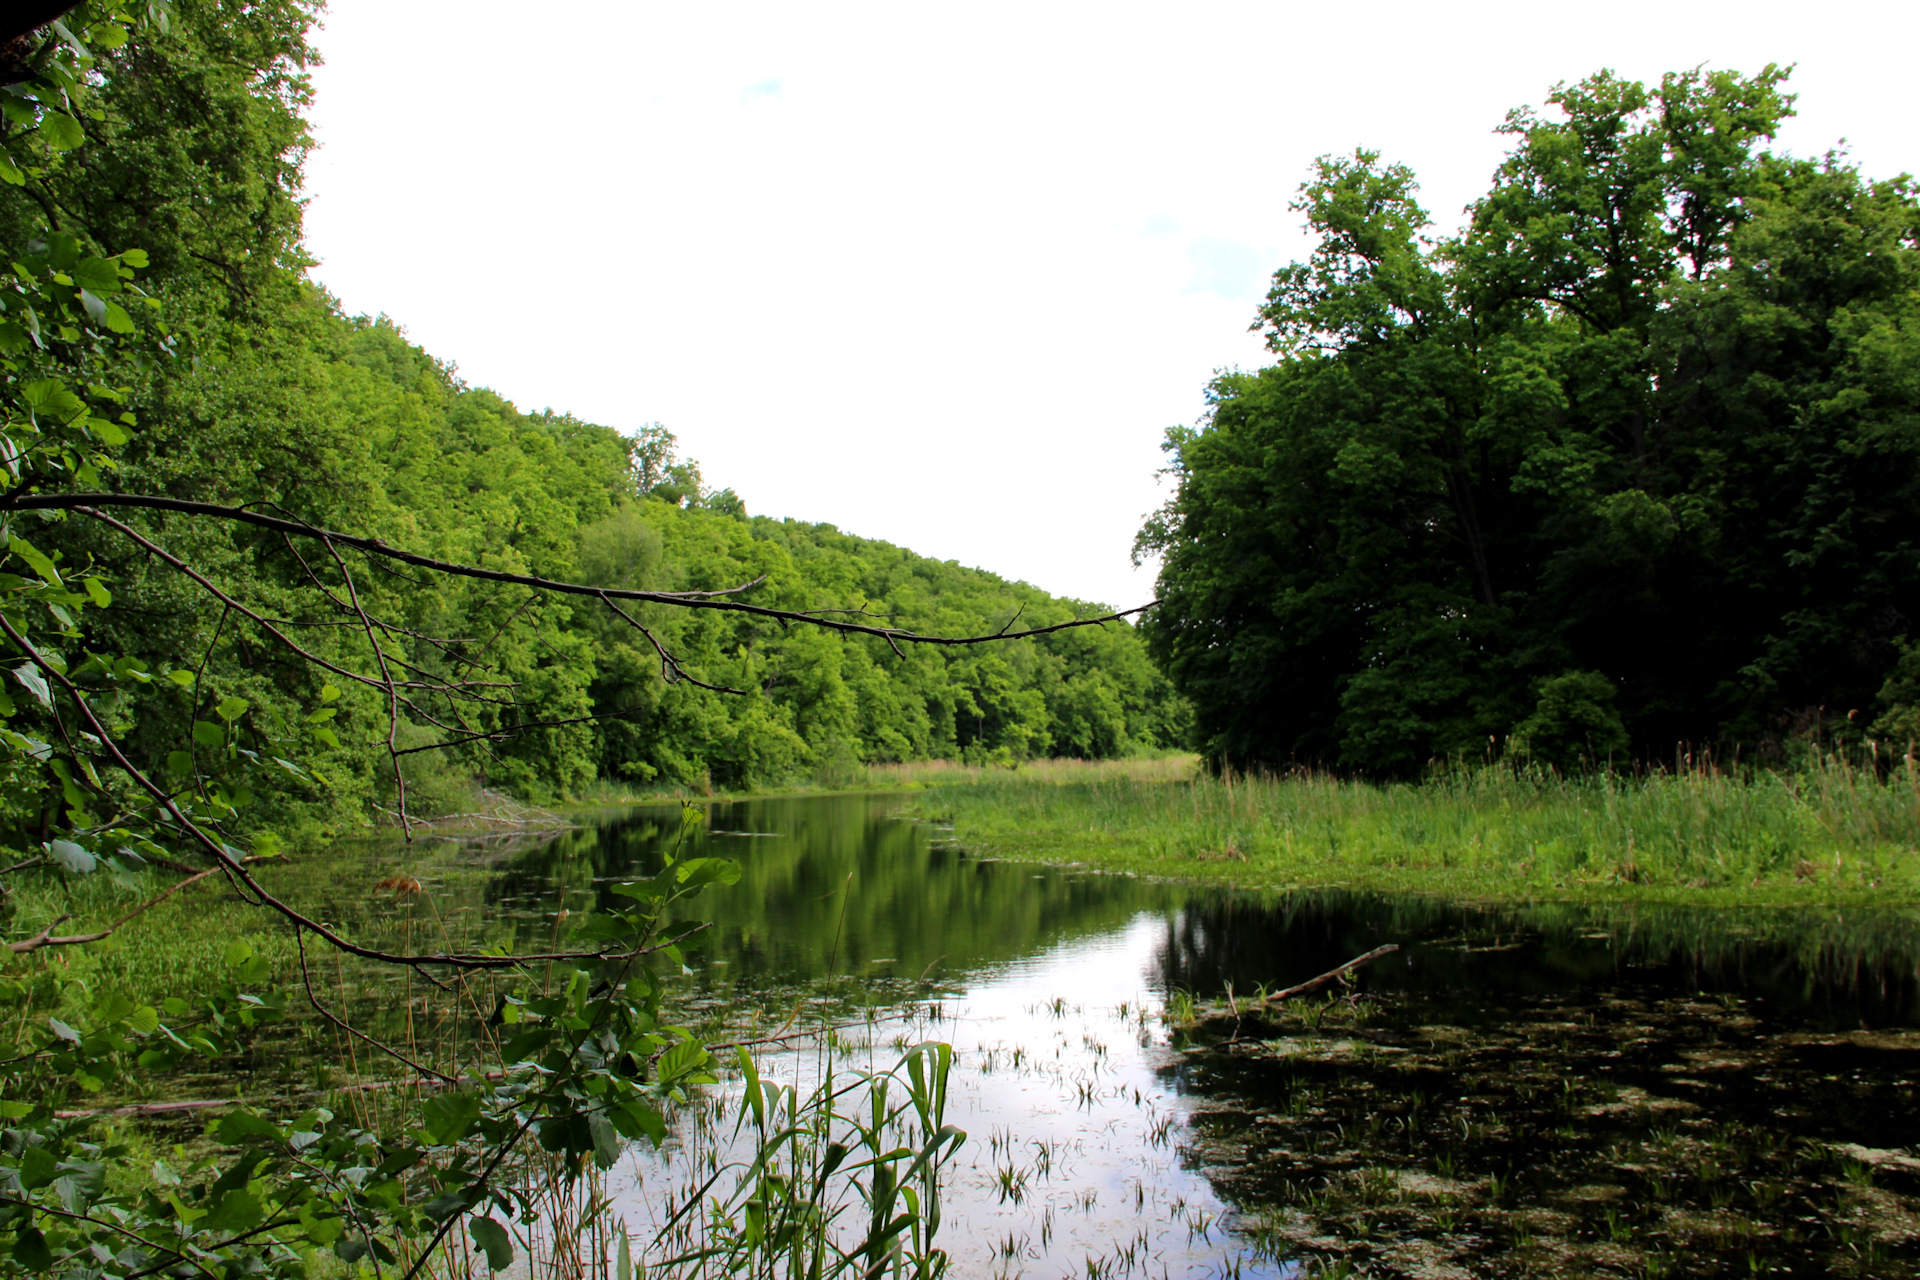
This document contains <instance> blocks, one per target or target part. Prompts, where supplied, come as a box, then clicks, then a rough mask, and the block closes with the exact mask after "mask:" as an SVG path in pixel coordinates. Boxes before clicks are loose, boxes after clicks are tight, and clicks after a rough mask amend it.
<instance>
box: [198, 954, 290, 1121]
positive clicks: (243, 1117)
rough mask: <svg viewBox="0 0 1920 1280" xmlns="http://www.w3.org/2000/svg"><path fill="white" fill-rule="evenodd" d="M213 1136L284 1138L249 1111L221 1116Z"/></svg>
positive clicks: (262, 1118) (264, 1119) (265, 1119)
mask: <svg viewBox="0 0 1920 1280" xmlns="http://www.w3.org/2000/svg"><path fill="white" fill-rule="evenodd" d="M241 945H245V944H241ZM249 950H251V949H249ZM229 963H231V962H229ZM213 1136H214V1137H216V1138H218V1139H219V1140H220V1141H222V1142H225V1143H241V1142H245V1141H246V1140H247V1139H249V1138H265V1139H266V1140H267V1141H269V1142H279V1141H281V1140H282V1139H283V1138H284V1137H285V1135H284V1134H283V1133H282V1132H281V1131H280V1127H279V1126H278V1125H276V1124H274V1123H273V1122H272V1121H271V1120H268V1119H267V1118H266V1117H264V1116H259V1115H255V1114H254V1113H253V1112H251V1111H235V1112H232V1113H230V1114H228V1115H224V1116H221V1117H220V1123H219V1124H217V1125H215V1126H214V1127H213Z"/></svg>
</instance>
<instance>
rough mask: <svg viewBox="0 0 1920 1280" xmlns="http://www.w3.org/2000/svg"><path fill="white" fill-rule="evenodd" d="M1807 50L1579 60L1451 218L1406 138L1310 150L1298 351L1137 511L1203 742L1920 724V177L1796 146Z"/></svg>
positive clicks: (1457, 746)
mask: <svg viewBox="0 0 1920 1280" xmlns="http://www.w3.org/2000/svg"><path fill="white" fill-rule="evenodd" d="M1785 79H1786V73H1785V72H1783V71H1780V70H1778V69H1776V68H1771V67H1770V68H1768V69H1767V70H1766V71H1764V72H1762V73H1761V74H1759V75H1757V76H1753V77H1742V76H1739V75H1735V74H1732V73H1726V72H1707V71H1693V72H1689V73H1685V74H1680V75H1670V76H1668V77H1666V79H1665V80H1663V81H1662V82H1661V83H1660V84H1659V85H1658V86H1655V87H1648V86H1645V85H1642V84H1639V83H1635V82H1631V81H1624V80H1620V79H1618V78H1615V77H1613V76H1611V75H1608V74H1605V73H1602V74H1600V75H1597V76H1595V77H1593V78H1591V79H1588V80H1586V81H1583V82H1581V83H1579V84H1576V85H1569V86H1563V87H1561V88H1560V89H1558V90H1557V91H1556V92H1555V93H1554V94H1553V95H1552V96H1551V97H1550V98H1549V99H1548V102H1549V104H1550V107H1551V108H1552V109H1550V110H1548V111H1545V112H1535V111H1531V110H1520V111H1516V112H1514V113H1512V114H1511V115H1510V116H1509V117H1508V119H1507V122H1506V123H1505V124H1504V125H1503V126H1502V128H1501V132H1503V133H1504V134H1506V135H1507V136H1508V137H1509V138H1510V139H1511V141H1512V147H1511V150H1510V152H1509V154H1508V156H1507V158H1506V160H1505V161H1504V162H1503V163H1502V165H1501V166H1500V168H1499V170H1498V172H1497V173H1496V175H1495V177H1494V181H1493V185H1492V187H1491V189H1490V190H1489V191H1488V192H1487V194H1486V195H1485V196H1483V197H1482V198H1481V199H1479V200H1478V201H1476V202H1475V203H1474V204H1473V206H1472V207H1471V208H1470V209H1469V210H1468V222H1467V227H1466V230H1465V231H1464V232H1463V233H1462V234H1460V235H1458V236H1456V237H1438V236H1435V235H1433V234H1432V233H1431V230H1430V224H1429V219H1428V216H1427V214H1426V212H1425V210H1423V209H1422V208H1421V207H1420V205H1419V203H1418V202H1417V200H1416V198H1415V194H1416V184H1415V180H1414V175H1413V174H1412V173H1411V172H1410V171H1409V170H1408V169H1407V168H1405V167H1404V166H1400V165H1394V164H1390V163H1387V162H1385V161H1383V160H1382V159H1381V158H1380V157H1379V156H1377V155H1375V154H1373V153H1370V152H1365V151H1362V152H1358V153H1356V154H1355V155H1353V156H1351V157H1346V158H1328V159H1323V160H1322V161H1321V162H1320V163H1319V166H1318V168H1317V170H1316V172H1315V174H1314V176H1313V178H1312V180H1311V181H1310V182H1308V183H1307V184H1306V185H1305V187H1304V188H1303V189H1302V194H1301V198H1300V201H1299V203H1298V205H1297V206H1296V208H1298V209H1299V210H1301V211H1302V212H1304V213H1305V214H1306V216H1307V220H1308V223H1309V225H1310V227H1311V229H1312V230H1313V231H1314V232H1315V233H1316V234H1317V235H1318V236H1319V239H1320V245H1319V248H1318V249H1317V250H1316V251H1315V252H1314V254H1313V255H1312V257H1311V258H1310V259H1309V260H1307V261H1305V262H1300V263H1295V264H1293V265H1291V266H1288V267H1286V268H1284V269H1282V270H1281V271H1280V272H1278V273H1277V274H1276V275H1275V277H1274V283H1273V288H1272V291H1271V293H1270V295H1269V297H1268V299H1267V302H1266V305H1265V306H1264V307H1263V308H1262V309H1261V311H1260V313H1259V320H1258V324H1259V326H1260V327H1262V328H1263V329H1264V330H1265V332H1266V334H1267V338H1268V344H1269V346H1270V347H1271V349H1272V350H1273V351H1274V352H1275V353H1276V354H1277V355H1278V356H1279V357H1280V360H1279V362H1278V363H1277V364H1275V365H1274V366H1273V367H1271V368H1267V369H1263V370H1260V371H1258V372H1252V373H1234V374H1230V375H1228V376H1225V377H1222V378H1221V379H1219V380H1218V381H1217V382H1216V383H1215V384H1214V386H1213V408H1212V412H1211V415H1210V418H1209V420H1208V421H1207V422H1206V423H1205V424H1204V425H1203V426H1202V427H1200V428H1199V429H1195V430H1186V429H1182V430H1176V431H1174V432H1172V433H1171V434H1170V436H1169V440H1168V447H1169V449H1170V451H1171V453H1172V456H1173V472H1174V474H1175V476H1176V478H1177V480H1178V490H1177V493H1176V495H1175V496H1174V498H1173V499H1172V500H1171V502H1170V503H1169V504H1168V506H1167V507H1166V509H1165V510H1164V511H1162V512H1161V513H1160V514H1159V515H1158V516H1157V517H1156V518H1155V519H1154V520H1153V521H1152V522H1151V523H1150V524H1149V525H1148V527H1147V528H1146V530H1145V531H1144V532H1143V534H1142V547H1143V549H1144V550H1147V551H1152V552H1157V553H1160V554H1163V555H1164V557H1165V559H1164V561H1163V572H1162V577H1161V588H1160V595H1161V596H1162V597H1163V598H1164V600H1165V603H1164V604H1163V605H1161V606H1160V607H1159V608H1158V609H1156V610H1155V611H1154V613H1153V614H1152V615H1151V617H1150V618H1149V620H1148V621H1147V623H1146V624H1145V628H1144V629H1145V632H1146V634H1147V636H1148V641H1149V645H1150V646H1151V648H1152V651H1153V653H1154V654H1155V656H1156V658H1157V659H1158V660H1159V661H1160V663H1161V664H1162V665H1163V667H1164V669H1165V670H1166V671H1167V672H1168V674H1169V675H1170V676H1171V678H1172V679H1173V681H1174V683H1175V685H1176V686H1177V687H1178V688H1179V689H1180V690H1181V692H1183V693H1184V694H1186V695H1187V696H1188V697H1190V698H1191V699H1192V700H1193V703H1194V706H1195V711H1196V716H1197V722H1198V727H1199V734H1200V737H1201V738H1202V740H1203V742H1204V745H1205V747H1206V750H1207V751H1208V752H1209V753H1210V754H1211V756H1212V757H1213V758H1214V759H1215V760H1227V761H1230V762H1231V763H1233V764H1234V765H1236V766H1251V765H1259V764H1266V765H1279V766H1284V765H1287V764H1289V763H1309V764H1321V765H1337V766H1341V767H1343V768H1347V769H1353V770H1358V771H1363V772H1366V773H1370V774H1374V775H1405V774H1408V773H1411V772H1414V771H1417V770H1419V769H1421V768H1423V767H1424V766H1425V765H1426V764H1427V763H1428V762H1430V761H1433V760H1436V759H1439V760H1449V759H1460V758H1464V759H1466V760H1469V761H1479V760H1483V759H1486V758H1488V756H1489V755H1492V756H1495V757H1502V758H1507V759H1519V760H1531V761H1536V762H1542V763H1547V764H1551V765H1554V766H1557V767H1562V768H1577V767H1581V765H1582V762H1583V761H1584V762H1585V763H1587V764H1589V765H1591V764H1593V763H1597V762H1604V761H1607V760H1613V761H1615V762H1616V763H1624V762H1625V761H1627V760H1629V759H1632V758H1639V759H1642V760H1645V759H1652V760H1662V759H1664V760H1668V761H1671V760H1672V759H1673V756H1674V752H1675V750H1676V745H1677V744H1679V745H1680V746H1681V748H1682V749H1683V750H1690V751H1702V750H1705V749H1707V748H1709V747H1712V748H1716V749H1717V750H1718V752H1719V754H1720V756H1721V758H1723V759H1731V758H1733V757H1734V756H1735V755H1736V754H1738V753H1744V755H1745V758H1747V759H1749V760H1752V759H1763V758H1773V759H1779V758H1781V756H1782V754H1783V753H1788V752H1791V751H1792V750H1793V744H1794V743H1796V742H1804V741H1807V740H1809V738H1810V737H1823V736H1826V735H1831V734H1833V733H1835V732H1839V733H1841V734H1847V735H1851V736H1852V737H1853V739H1854V740H1855V741H1856V742H1858V741H1860V740H1861V739H1863V738H1865V737H1867V736H1868V735H1870V734H1874V735H1879V736H1881V737H1882V738H1883V739H1886V740H1889V741H1887V742H1886V743H1885V744H1884V745H1891V746H1893V747H1894V748H1895V749H1896V750H1904V749H1905V746H1906V743H1907V741H1908V740H1909V739H1910V738H1912V737H1914V736H1915V734H1916V732H1920V716H1917V715H1916V714H1915V712H1914V709H1913V708H1914V706H1915V705H1916V703H1920V696H1916V695H1920V650H1917V649H1916V648H1915V643H1914V642H1915V640H1916V638H1920V199H1917V198H1916V192H1915V189H1914V186H1913V184H1912V183H1911V182H1910V181H1909V180H1908V179H1906V178H1898V179H1892V180H1877V179H1873V178H1869V177H1867V176H1865V175H1863V174H1862V173H1860V172H1859V171H1858V170H1857V169H1856V168H1855V167H1854V166H1853V165H1852V164H1850V163H1848V161H1847V159H1846V158H1845V156H1844V155H1839V154H1835V155H1829V156H1826V157H1824V158H1820V159H1802V158H1795V157H1790V156H1785V155H1780V154H1776V153H1774V152H1772V151H1770V150H1768V149H1767V147H1766V145H1765V144H1766V143H1767V141H1768V140H1769V139H1770V138H1771V136H1772V135H1773V133H1774V131H1775V129H1776V128H1777V126H1778V125H1779V123H1780V122H1781V120H1783V119H1784V118H1785V117H1786V116H1787V115H1788V114H1789V113H1790V111H1791V105H1792V99H1791V98H1790V97H1789V96H1788V95H1787V94H1786V93H1785V92H1784V91H1783V87H1782V86H1783V82H1784V81H1785Z"/></svg>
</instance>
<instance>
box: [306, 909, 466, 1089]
mask: <svg viewBox="0 0 1920 1280" xmlns="http://www.w3.org/2000/svg"><path fill="white" fill-rule="evenodd" d="M293 941H294V945H295V946H297V947H299V949H300V982H301V985H303V986H304V987H306V989H307V1003H308V1004H310V1005H312V1006H313V1011H314V1012H315V1013H317V1014H319V1015H320V1016H321V1017H323V1018H325V1019H326V1020H327V1021H328V1022H331V1023H332V1024H333V1025H334V1026H336V1027H338V1028H340V1029H341V1030H342V1031H344V1032H346V1033H347V1034H348V1035H350V1036H352V1037H353V1038H354V1039H356V1040H359V1041H362V1042H363V1043H365V1044H370V1045H372V1046H373V1047H374V1048H376V1049H378V1050H379V1051H380V1052H382V1053H384V1054H386V1055H387V1056H388V1057H389V1058H392V1059H393V1060H394V1061H396V1062H403V1063H405V1064H406V1065H407V1066H409V1067H412V1068H413V1069H414V1070H415V1071H417V1072H419V1073H420V1074H421V1075H423V1076H426V1077H428V1078H429V1079H433V1080H438V1081H440V1082H442V1083H443V1084H459V1083H460V1082H459V1081H458V1080H457V1079H455V1078H454V1077H453V1076H450V1075H447V1074H446V1073H444V1072H440V1071H435V1070H434V1069H433V1068H432V1067H427V1066H422V1065H421V1064H420V1063H418V1062H415V1061H414V1060H413V1059H412V1058H409V1057H408V1056H407V1055H406V1054H404V1053H402V1052H400V1051H399V1050H398V1049H396V1048H394V1047H393V1046H392V1045H389V1044H387V1043H385V1042H384V1041H380V1040H376V1039H374V1038H373V1037H372V1036H370V1035H368V1034H367V1033H366V1032H364V1031H362V1030H360V1029H359V1028H358V1027H356V1026H354V1025H352V1024H351V1023H349V1022H348V1021H347V1020H346V1019H344V1018H342V1017H340V1016H339V1015H337V1014H335V1013H334V1011H333V1010H331V1009H329V1008H327V1006H325V1005H323V1004H321V1003H320V997H319V995H318V994H317V993H316V992H315V991H314V989H313V975H312V974H311V973H309V972H308V971H307V935H306V934H305V932H303V931H302V930H301V928H300V926H298V925H295V926H294V928H293Z"/></svg>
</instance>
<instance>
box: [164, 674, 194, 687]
mask: <svg viewBox="0 0 1920 1280" xmlns="http://www.w3.org/2000/svg"><path fill="white" fill-rule="evenodd" d="M167 679H169V680H171V681H173V682H174V683H175V684H177V685H179V686H180V687H181V688H183V689H184V688H186V687H187V686H188V685H190V684H192V683H193V672H191V671H169V672H167Z"/></svg>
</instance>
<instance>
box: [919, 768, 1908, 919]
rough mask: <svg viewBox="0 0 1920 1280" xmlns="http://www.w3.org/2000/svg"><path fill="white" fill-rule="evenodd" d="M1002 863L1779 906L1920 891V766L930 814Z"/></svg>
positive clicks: (995, 790)
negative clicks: (1708, 895) (1702, 895)
mask: <svg viewBox="0 0 1920 1280" xmlns="http://www.w3.org/2000/svg"><path fill="white" fill-rule="evenodd" d="M920 807H921V808H924V809H926V810H927V811H929V812H931V811H932V810H934V809H938V810H939V811H940V813H941V814H942V816H944V817H948V818H951V820H952V821H953V823H954V832H955V836H956V838H957V839H959V840H960V841H961V842H962V843H964V844H966V845H968V846H970V847H972V848H975V849H979V850H986V851H991V852H994V853H996V854H1001V855H1008V856H1015V857H1030V858H1034V859H1038V860H1059V861H1072V862H1078V863H1091V864H1094V865H1098V866H1103V867H1108V868H1111V869H1114V870H1121V871H1130V872H1135V873H1145V874H1154V875H1176V876H1182V877H1191V878H1196V879H1211V880H1228V881H1232V882H1236V883H1243V884H1263V883H1264V884H1312V883H1339V884H1350V885H1365V886H1369V887H1378V888H1405V889H1416V890H1432V891H1443V892H1444V891H1454V892H1471V893H1475V894H1503V893H1505V894H1512V893H1528V894H1532V893H1537V892H1539V891H1541V890H1542V889H1555V890H1563V891H1564V890H1574V891H1582V890H1584V891H1589V892H1592V893H1596V894H1600V895H1603V896H1605V895H1613V896H1647V895H1650V894H1651V895H1659V894H1662V893H1669V894H1670V893H1692V894H1697V893H1699V892H1700V891H1703V890H1714V891H1718V892H1719V894H1720V896H1721V897H1733V898H1752V899H1768V900H1772V899H1778V898H1782V897H1786V898H1794V897H1801V898H1806V897H1815V898H1828V897H1833V896H1839V895H1849V894H1851V895H1859V896H1876V897H1885V896H1887V895H1888V894H1889V892H1892V893H1904V894H1908V895H1911V894H1915V893H1920V862H1916V859H1915V858H1914V857H1913V850H1914V849H1915V847H1916V846H1920V766H1916V765H1915V763H1914V762H1913V761H1911V760H1902V761H1900V762H1898V763H1897V765H1896V766H1895V767H1893V768H1891V769H1887V768H1885V767H1884V761H1875V760H1872V759H1868V760H1865V761H1856V760H1852V759H1850V758H1849V757H1847V756H1845V755H1843V754H1839V753H1832V754H1827V755H1823V756H1820V757H1817V758H1814V759H1812V760H1810V761H1809V762H1808V763H1807V764H1805V765H1803V766H1802V767H1800V768H1799V769H1797V770H1794V771H1781V772H1770V771H1764V770H1755V769H1750V768H1745V767H1742V768H1739V769H1734V770H1728V769H1722V768H1719V767H1717V766H1714V765H1712V764H1711V763H1707V762H1698V763H1696V762H1689V761H1687V760H1685V759H1683V760H1682V761H1681V763H1680V767H1679V768H1678V769H1677V770H1674V771H1657V772H1652V773H1648V774H1644V775H1640V776H1629V775H1625V774H1621V773H1608V772H1602V773H1598V774H1593V775H1587V776H1579V777H1563V776H1561V775H1557V774H1553V773H1546V772H1540V771H1531V770H1515V769H1512V768H1507V767H1482V768H1452V769H1444V770H1437V771H1436V772H1435V773H1434V774H1433V775H1432V776H1430V777H1429V778H1428V779H1426V780H1425V781H1422V782H1418V783H1400V784H1385V785H1382V784H1374V783H1367V782H1360V781H1354V780H1349V779H1343V778H1337V777H1334V776H1331V775H1327V774H1319V773H1309V772H1296V773H1290V774H1285V775H1242V774H1234V773H1226V774H1222V775H1219V776H1193V777H1189V778H1185V779H1181V778H1177V777H1176V778H1171V779H1154V778H1152V777H1149V776H1134V775H1129V774H1127V773H1125V772H1122V771H1117V770H1116V771H1113V772H1110V773H1104V774H1103V773H1098V772H1094V771H1091V770H1081V771H1078V772H1075V771H1072V770H1066V769H1059V768H1056V769H1054V770H1052V771H1049V772H1042V771H1039V770H1028V771H1019V772H1013V771H986V772H983V773H979V774H978V775H968V776H967V777H966V778H965V781H964V785H959V784H956V785H951V786H940V787H939V789H938V790H937V791H936V792H935V793H934V794H933V795H932V796H929V797H928V798H927V799H926V800H925V801H923V802H921V805H920Z"/></svg>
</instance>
